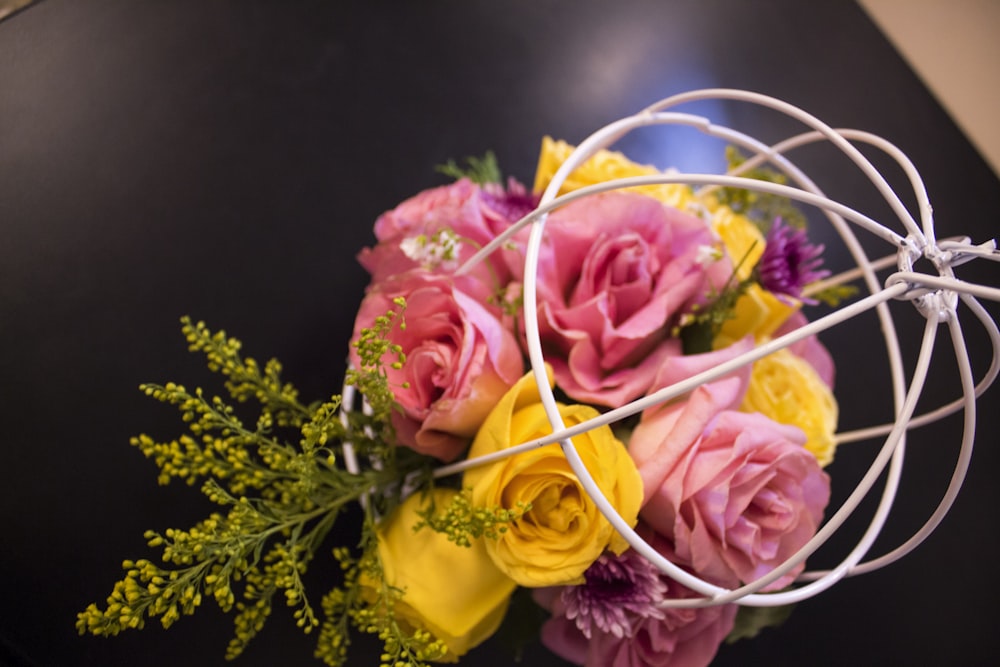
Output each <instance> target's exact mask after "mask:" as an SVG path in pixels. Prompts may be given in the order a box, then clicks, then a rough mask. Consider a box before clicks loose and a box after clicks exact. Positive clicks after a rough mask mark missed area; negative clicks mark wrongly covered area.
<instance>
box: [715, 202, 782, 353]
mask: <svg viewBox="0 0 1000 667" xmlns="http://www.w3.org/2000/svg"><path fill="white" fill-rule="evenodd" d="M712 227H713V228H714V229H715V233H716V234H718V235H719V238H721V239H722V245H723V246H725V248H726V252H727V253H728V254H729V257H730V259H731V260H732V262H733V265H734V266H737V265H738V266H737V269H736V277H737V279H739V280H746V279H747V278H749V277H750V273H751V272H752V271H753V268H754V266H756V264H757V261H758V260H759V259H760V256H761V255H762V254H763V253H764V235H763V234H761V233H760V229H758V228H757V225H755V224H753V223H752V222H751V221H750V220H749V219H748V218H747V217H746V216H744V215H740V214H738V213H734V212H733V211H732V210H731V209H730V208H729V207H728V206H719V207H718V208H716V209H715V210H714V212H713V214H712ZM795 311H796V308H795V307H794V306H790V305H788V304H787V303H784V302H783V301H781V300H779V299H778V297H776V296H774V295H773V294H771V293H770V292H768V291H767V290H765V289H763V288H761V287H760V285H757V284H756V283H753V284H751V285H750V286H749V287H747V290H746V292H744V293H743V295H742V296H740V298H739V299H738V300H737V301H736V306H735V308H734V309H733V313H732V315H733V316H732V317H731V318H730V319H728V320H726V321H725V322H724V323H723V325H722V327H721V328H720V330H719V333H718V335H717V336H716V338H715V341H714V342H713V344H712V347H713V348H715V349H717V350H718V349H721V348H723V347H727V346H729V345H732V344H733V343H735V342H736V341H738V340H741V339H742V338H743V337H744V336H746V335H747V334H753V336H754V339H755V340H757V341H758V342H759V341H761V340H765V339H767V338H768V337H769V336H770V335H771V334H773V333H774V332H775V331H776V330H777V329H778V327H780V326H781V325H782V324H783V323H784V321H785V320H787V319H788V318H789V317H790V316H791V315H792V313H794V312H795Z"/></svg>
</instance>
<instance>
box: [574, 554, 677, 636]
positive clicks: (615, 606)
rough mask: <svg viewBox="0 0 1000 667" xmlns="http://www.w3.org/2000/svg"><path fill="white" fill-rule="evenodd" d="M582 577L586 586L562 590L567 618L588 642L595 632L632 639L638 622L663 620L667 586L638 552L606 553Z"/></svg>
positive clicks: (651, 565)
mask: <svg viewBox="0 0 1000 667" xmlns="http://www.w3.org/2000/svg"><path fill="white" fill-rule="evenodd" d="M583 576H584V579H585V580H586V583H583V584H581V585H579V586H567V587H566V588H564V589H563V591H562V602H563V604H564V605H565V607H566V618H568V619H570V620H573V621H575V622H576V627H577V628H579V629H580V632H582V633H583V635H584V636H585V637H587V638H588V639H589V638H590V636H591V633H593V632H594V631H595V630H596V631H599V632H603V633H607V634H612V635H614V636H615V637H619V638H621V637H631V636H632V633H633V631H634V624H636V623H638V621H640V620H642V619H644V618H658V619H662V618H663V617H664V616H663V611H662V610H661V609H660V608H659V607H658V606H657V604H658V603H659V602H660V601H662V600H663V599H664V596H665V595H666V593H667V585H666V584H665V583H664V582H663V580H662V579H661V577H660V572H659V570H657V569H656V568H655V567H654V566H653V564H652V563H650V562H649V561H648V560H646V559H645V558H643V557H642V556H640V555H639V554H637V553H636V552H634V551H632V550H629V551H626V552H625V553H623V554H622V555H621V556H615V555H614V554H610V553H605V554H603V555H602V556H601V557H600V558H598V559H597V560H596V561H594V564H593V565H591V566H590V567H589V568H588V569H587V571H586V572H585V573H584V575H583Z"/></svg>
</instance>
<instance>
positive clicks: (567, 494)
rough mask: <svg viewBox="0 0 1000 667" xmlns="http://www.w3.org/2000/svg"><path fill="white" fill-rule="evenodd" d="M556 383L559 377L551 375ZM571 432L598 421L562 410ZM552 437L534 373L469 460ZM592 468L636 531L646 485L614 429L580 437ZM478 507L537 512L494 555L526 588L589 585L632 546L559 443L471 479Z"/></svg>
mask: <svg viewBox="0 0 1000 667" xmlns="http://www.w3.org/2000/svg"><path fill="white" fill-rule="evenodd" d="M550 382H551V374H550ZM559 414H560V415H561V416H562V419H563V421H564V422H565V424H566V425H567V426H572V425H574V424H579V423H581V422H583V421H586V420H587V419H590V418H592V417H596V416H597V415H598V413H597V411H596V410H595V409H594V408H592V407H590V406H585V405H561V404H560V405H559ZM550 433H552V428H551V427H550V426H549V422H548V419H547V418H546V416H545V411H544V409H543V408H542V404H541V403H540V402H539V396H538V387H537V386H536V385H535V383H534V380H533V379H532V376H531V374H530V373H529V374H528V375H526V376H524V377H523V378H521V379H520V380H519V381H518V382H517V384H515V385H514V386H513V387H512V388H511V389H510V391H508V392H507V394H506V395H505V396H504V397H503V398H502V399H501V400H500V402H499V403H498V404H497V406H496V407H495V408H494V409H493V411H492V412H490V414H489V416H488V417H487V418H486V421H485V422H484V424H483V426H482V427H481V428H480V429H479V433H478V434H477V435H476V439H475V440H474V441H473V443H472V449H471V450H470V452H469V458H475V457H477V456H482V455H484V454H490V453H492V452H496V451H499V450H503V449H506V448H507V447H510V446H511V445H516V444H519V443H522V442H526V441H528V440H532V439H535V438H540V437H542V436H545V435H548V434H550ZM573 444H574V445H575V446H576V450H577V451H578V452H579V454H580V458H581V459H583V461H584V465H585V466H586V467H587V470H588V471H589V472H590V474H591V475H593V476H594V480H595V481H596V482H597V485H598V486H599V487H600V489H601V490H602V492H603V493H604V495H605V496H606V497H607V498H608V500H609V501H610V502H611V504H612V505H613V506H614V507H615V508H616V509H617V510H618V511H619V513H621V515H622V517H624V519H625V520H626V521H627V522H629V525H635V522H636V520H637V517H638V513H639V505H640V504H641V502H642V480H641V479H640V478H639V472H638V471H637V470H636V467H635V464H634V463H633V462H632V459H631V458H630V457H629V454H628V452H627V451H626V449H625V446H624V445H623V444H622V443H621V442H619V441H618V440H617V439H616V438H615V437H614V435H613V433H612V432H611V429H610V428H609V427H602V428H599V429H595V430H593V431H590V432H589V433H585V434H583V435H579V436H577V437H575V438H573ZM464 486H466V487H470V488H471V489H472V501H473V504H474V505H475V506H477V507H496V506H500V507H503V508H506V509H514V508H516V507H517V506H518V503H531V509H530V510H529V511H528V512H526V513H525V514H524V516H523V517H521V519H519V520H518V521H516V522H514V523H513V524H512V525H511V526H509V528H508V530H507V531H506V532H504V533H502V534H501V535H500V537H499V538H498V539H496V540H487V541H486V550H487V551H488V552H489V554H490V556H491V557H492V558H493V561H494V562H495V563H496V564H497V566H498V567H499V568H500V569H501V570H503V571H504V572H506V573H507V574H508V575H509V576H510V577H511V578H512V579H514V581H516V582H517V583H518V584H521V585H522V586H530V587H539V586H556V585H566V584H576V583H582V581H583V573H584V571H585V570H586V569H587V568H588V567H590V565H591V564H592V563H593V562H594V561H595V560H596V559H597V558H598V557H599V556H600V555H601V553H602V552H604V550H605V549H611V550H612V551H614V552H615V553H621V552H623V551H624V550H625V549H626V548H627V547H628V544H627V543H626V542H625V540H624V539H623V538H622V537H621V536H620V535H619V534H618V532H617V531H616V530H615V529H614V528H613V527H612V526H611V524H610V523H609V522H608V521H607V519H605V518H604V516H603V515H602V514H601V513H600V511H599V510H598V509H597V506H596V505H595V504H594V502H593V501H592V500H591V499H590V497H589V496H588V495H587V492H586V491H585V490H584V489H583V486H582V485H581V484H580V481H579V480H578V479H577V477H576V474H575V473H574V472H573V469H572V468H571V467H570V465H569V462H568V461H567V460H566V458H565V457H564V456H563V453H562V449H561V448H560V447H559V445H558V444H553V445H547V446H545V447H540V448H538V449H534V450H532V451H529V452H524V453H521V454H517V455H515V456H512V457H510V458H507V459H503V460H501V461H498V462H496V463H493V464H489V465H484V466H480V467H478V468H473V469H471V470H469V471H467V472H466V473H465V480H464Z"/></svg>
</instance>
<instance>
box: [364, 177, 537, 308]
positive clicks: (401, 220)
mask: <svg viewBox="0 0 1000 667" xmlns="http://www.w3.org/2000/svg"><path fill="white" fill-rule="evenodd" d="M536 205H537V199H536V198H535V197H534V196H533V195H530V194H529V193H527V192H526V191H525V190H524V187H523V186H521V185H520V184H518V183H517V182H516V181H513V180H511V181H510V182H509V183H508V187H507V189H504V188H503V187H502V186H500V185H498V184H490V185H487V186H484V187H480V186H478V185H476V184H475V183H473V182H472V181H470V180H468V179H464V178H463V179H461V180H459V181H456V182H455V183H452V184H451V185H445V186H441V187H437V188H432V189H430V190H425V191H423V192H421V193H420V194H418V195H416V196H414V197H411V198H410V199H407V200H406V201H404V202H403V203H401V204H400V205H399V206H397V207H396V208H395V209H393V210H391V211H387V212H386V213H383V214H382V215H381V216H380V217H379V218H378V220H376V221H375V237H376V238H377V239H378V243H377V244H376V245H375V246H374V247H373V248H365V249H363V250H362V251H361V253H360V254H359V255H358V261H359V262H361V265H362V266H364V267H365V269H367V271H368V272H369V273H370V274H371V276H372V282H373V283H375V284H377V283H380V282H382V281H383V280H385V279H386V278H388V277H389V276H392V275H396V274H400V273H404V272H406V271H409V270H411V269H415V268H423V269H425V270H429V271H431V272H435V273H451V272H452V271H454V270H455V269H457V268H458V267H459V266H460V265H461V263H462V262H463V261H464V260H466V259H468V258H469V257H471V256H472V255H473V254H474V253H475V252H476V251H477V250H478V249H479V248H480V247H482V246H484V245H486V244H487V243H488V242H490V241H491V240H492V239H493V238H494V237H495V236H497V235H498V234H499V233H500V232H502V231H503V230H505V229H507V228H508V227H509V226H510V225H511V223H513V222H516V221H517V220H518V219H520V218H521V217H523V216H524V215H526V214H527V213H528V212H530V211H531V210H533V209H534V208H535V206H536ZM505 254H508V255H511V262H516V261H517V258H516V256H515V255H514V254H513V253H511V251H509V250H506V251H498V252H497V253H494V255H492V256H491V257H490V259H489V260H487V262H486V263H484V264H482V265H480V267H478V268H477V269H476V270H474V271H473V272H472V277H473V278H474V279H476V280H478V281H479V282H480V283H481V284H482V285H483V286H485V287H486V288H487V289H486V292H485V294H492V293H493V292H495V291H497V290H499V289H501V288H503V287H504V286H505V285H506V284H507V282H508V281H509V280H510V277H511V270H510V268H509V266H508V262H507V261H506V260H505V258H504V255H505ZM465 282H466V281H465V280H463V288H464V289H466V291H467V292H468V291H477V290H478V288H470V287H469V286H468V285H466V284H464V283H465ZM477 296H482V295H479V294H477Z"/></svg>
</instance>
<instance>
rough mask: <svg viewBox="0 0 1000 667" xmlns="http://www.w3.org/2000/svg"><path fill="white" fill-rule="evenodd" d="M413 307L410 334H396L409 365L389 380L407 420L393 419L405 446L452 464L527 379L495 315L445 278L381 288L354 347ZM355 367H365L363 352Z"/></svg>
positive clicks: (411, 278) (407, 277)
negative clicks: (393, 313) (367, 332)
mask: <svg viewBox="0 0 1000 667" xmlns="http://www.w3.org/2000/svg"><path fill="white" fill-rule="evenodd" d="M400 296H402V297H403V298H405V299H406V311H405V313H404V317H405V321H406V327H405V328H402V327H399V326H396V327H394V328H393V329H392V331H391V333H390V334H389V339H390V341H391V342H392V343H395V344H398V345H399V346H401V348H402V352H403V354H404V355H405V356H406V361H405V363H403V365H402V368H400V369H396V368H392V366H391V361H392V360H386V368H385V370H386V373H387V374H388V378H389V383H390V387H391V388H392V390H393V393H394V394H395V398H396V402H397V403H399V405H400V407H401V408H402V413H394V414H393V425H394V426H395V428H396V435H397V438H398V439H399V442H400V443H401V444H404V445H407V446H409V447H412V448H413V449H415V450H416V451H418V452H421V453H423V454H428V455H430V456H434V457H437V458H438V459H441V460H442V461H453V460H454V459H455V458H457V457H458V456H459V455H460V454H461V453H462V451H463V450H464V449H465V447H466V446H467V445H468V443H469V440H470V438H471V437H472V436H473V435H475V433H476V430H477V429H478V428H479V425H480V424H481V423H482V421H483V420H484V419H485V418H486V415H487V414H488V413H489V411H490V409H491V408H492V407H493V406H494V405H495V404H496V402H497V401H498V400H500V398H501V397H502V396H503V395H504V394H505V393H506V392H507V390H508V389H509V388H510V387H511V386H513V384H514V383H515V382H516V381H517V380H518V379H519V378H520V377H521V375H522V374H523V370H524V368H523V361H522V357H521V352H520V348H519V346H518V343H517V339H516V338H515V336H514V334H513V333H512V332H511V331H510V330H508V329H507V328H505V327H504V326H503V324H502V323H501V321H500V320H499V319H498V318H497V315H496V314H494V312H491V311H490V310H488V309H487V308H486V307H484V306H483V305H482V304H481V303H480V302H479V301H478V300H476V299H474V298H472V297H470V296H469V295H467V294H466V293H464V292H463V291H461V290H460V289H458V288H457V287H455V286H454V285H453V283H452V282H451V281H450V280H449V279H448V278H446V277H442V276H434V275H431V274H427V273H424V272H421V271H414V272H410V273H407V274H402V275H399V276H394V277H392V278H390V279H388V280H386V281H385V282H383V283H379V284H377V285H375V286H374V287H373V288H372V289H371V291H370V292H369V293H368V294H367V296H365V299H364V301H362V303H361V308H360V309H359V311H358V316H357V319H356V321H355V323H354V338H355V340H356V339H357V338H358V336H359V335H360V332H361V329H362V328H364V327H370V326H372V324H373V322H374V320H375V318H376V317H379V316H382V315H385V313H386V312H387V311H389V310H390V309H396V306H395V304H394V303H393V300H394V299H396V298H397V297H400ZM352 361H353V363H354V364H355V365H357V364H358V358H357V354H356V352H354V351H352Z"/></svg>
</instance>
